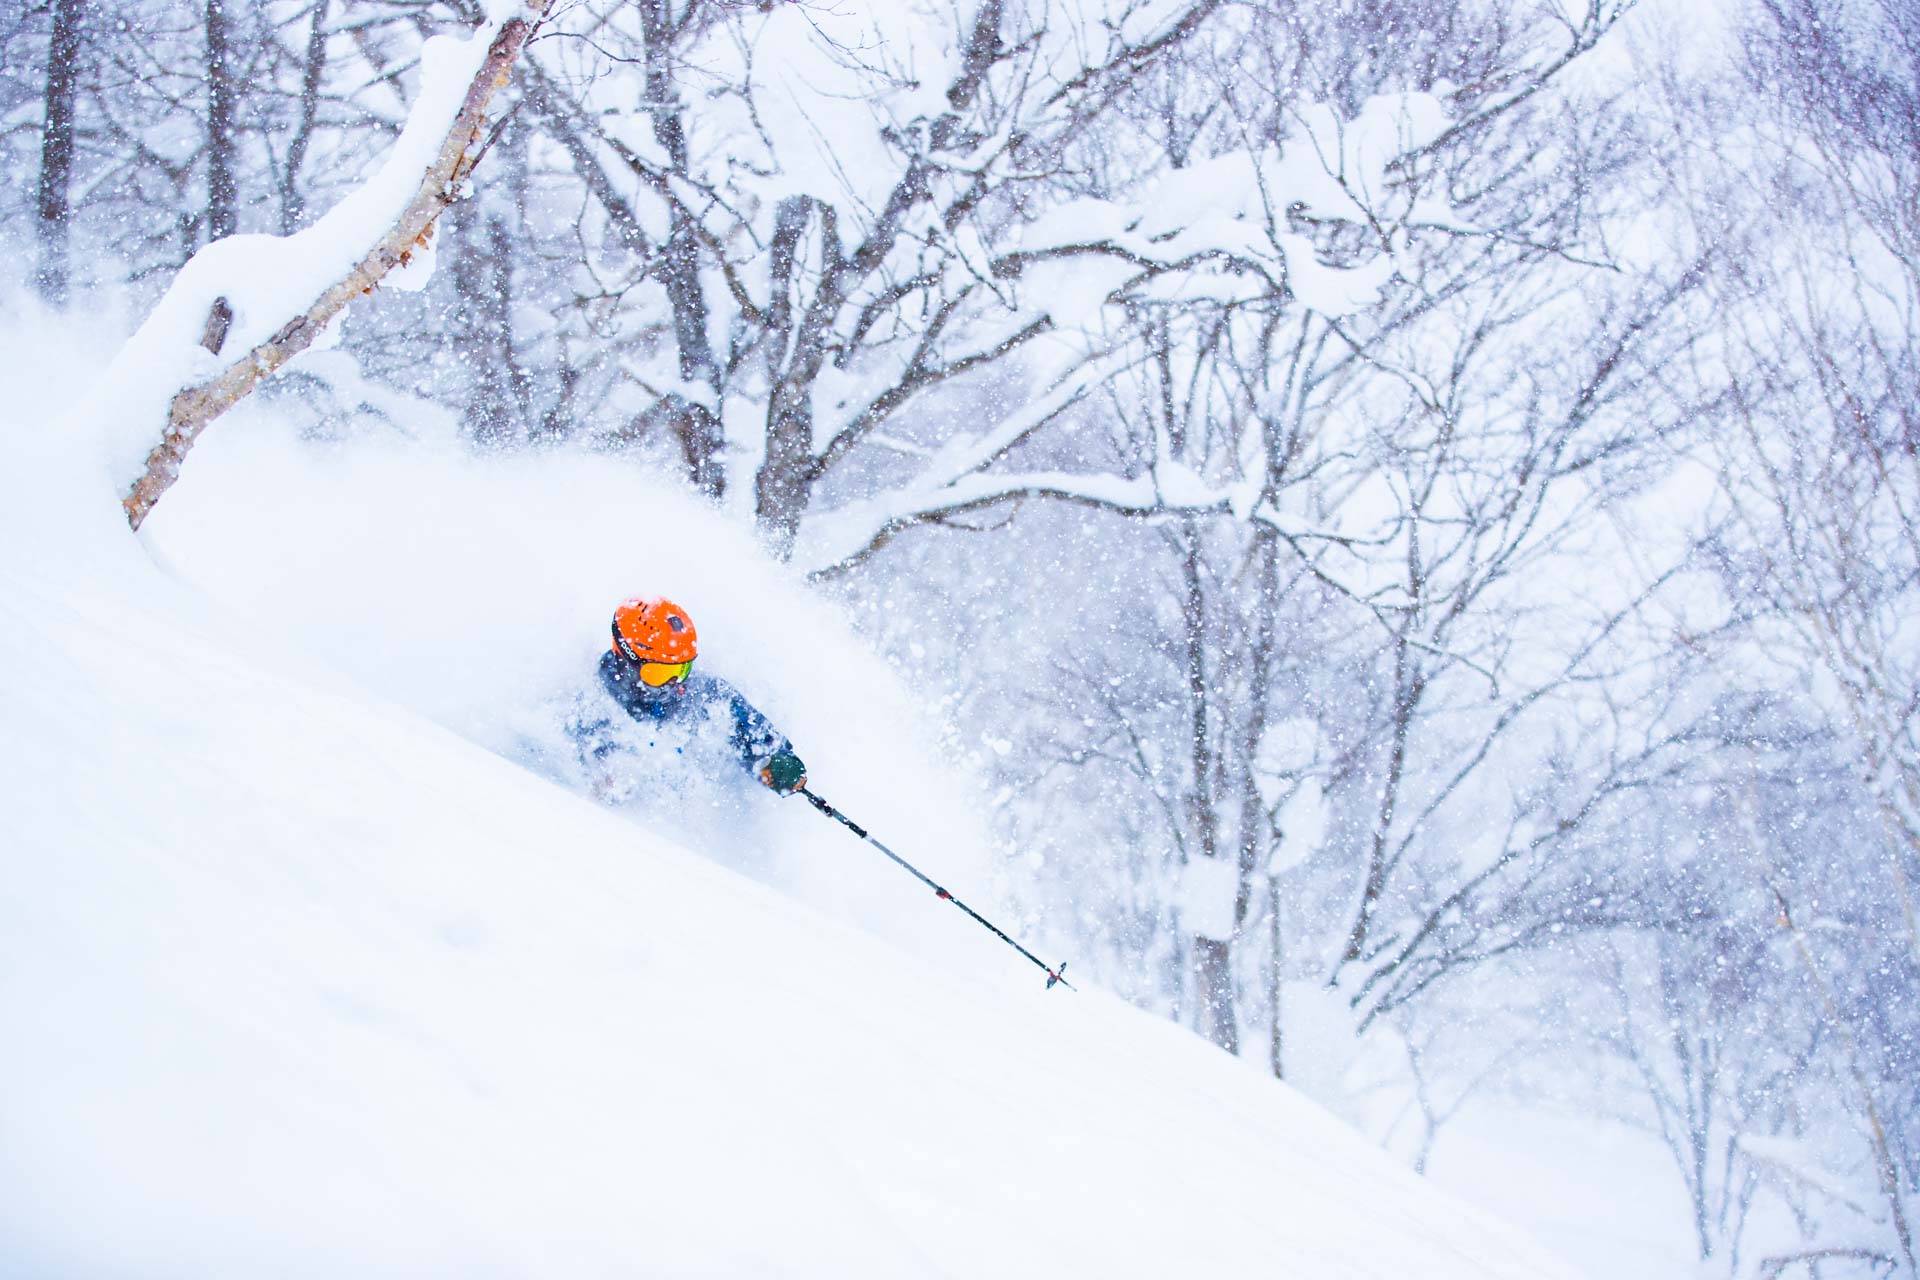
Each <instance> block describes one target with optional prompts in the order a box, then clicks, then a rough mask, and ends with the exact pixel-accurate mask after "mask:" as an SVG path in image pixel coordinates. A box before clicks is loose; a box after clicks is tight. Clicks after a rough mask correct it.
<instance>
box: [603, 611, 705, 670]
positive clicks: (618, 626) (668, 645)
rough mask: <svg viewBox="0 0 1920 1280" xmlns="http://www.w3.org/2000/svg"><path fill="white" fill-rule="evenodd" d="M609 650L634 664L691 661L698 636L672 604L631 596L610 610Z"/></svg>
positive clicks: (682, 614) (690, 621) (691, 625)
mask: <svg viewBox="0 0 1920 1280" xmlns="http://www.w3.org/2000/svg"><path fill="white" fill-rule="evenodd" d="M613 647H614V648H615V649H617V650H619V651H620V652H621V653H623V654H625V655H626V656H627V657H629V658H631V659H633V661H635V662H692V661H693V659H694V656H695V655H696V654H698V653H699V652H700V637H699V636H697V635H696V634H694V630H693V619H692V618H690V617H688V616H687V611H686V610H685V609H682V608H681V607H680V606H679V605H677V604H675V603H674V602H673V601H671V600H663V599H661V598H660V597H659V596H635V597H634V598H633V599H631V600H623V601H621V602H620V607H619V608H617V609H615V610H614V611H613Z"/></svg>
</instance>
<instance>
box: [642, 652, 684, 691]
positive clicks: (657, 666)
mask: <svg viewBox="0 0 1920 1280" xmlns="http://www.w3.org/2000/svg"><path fill="white" fill-rule="evenodd" d="M692 670H693V659H691V658H689V659H687V660H686V661H685V662H643V663H641V664H640V682H641V683H642V684H645V685H649V686H651V687H652V688H655V689H658V688H659V687H660V686H662V685H668V684H678V683H679V682H680V681H682V680H685V679H686V678H687V673H688V672H689V671H692Z"/></svg>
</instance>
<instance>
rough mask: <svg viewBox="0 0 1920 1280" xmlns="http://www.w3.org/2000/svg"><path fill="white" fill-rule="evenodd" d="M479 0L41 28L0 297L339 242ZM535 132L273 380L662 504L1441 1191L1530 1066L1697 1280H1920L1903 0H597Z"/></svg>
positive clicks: (60, 14) (1168, 988)
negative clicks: (1429, 1163)
mask: <svg viewBox="0 0 1920 1280" xmlns="http://www.w3.org/2000/svg"><path fill="white" fill-rule="evenodd" d="M482 17H483V13H482V6H481V5H480V4H478V3H476V2H474V0H260V2H257V3H249V2H243V0H4V4H0V129H3V130H4V131H3V132H0V144H3V145H4V149H5V150H4V155H5V161H6V165H7V167H8V169H9V171H10V172H12V173H13V174H14V175H15V179H14V181H13V182H11V183H9V184H7V185H6V186H5V188H4V189H0V240H3V242H4V244H5V246H6V247H7V249H8V254H7V257H8V258H9V259H10V270H11V271H12V273H13V277H14V279H15V281H16V282H17V283H18V285H19V287H20V289H21V290H22V291H28V290H37V291H38V293H39V295H40V296H41V298H42V299H44V301H45V302H46V303H47V304H48V305H50V306H55V307H65V308H69V309H72V310H75V311H79V312H83V313H84V312H86V311H87V310H89V309H94V308H105V307H107V306H108V305H109V300H113V301H114V303H115V305H119V306H121V307H123V308H126V307H131V308H132V309H133V310H134V311H136V312H137V311H138V310H139V309H140V308H141V307H142V306H144V305H146V304H148V303H150V302H151V301H152V299H153V298H154V297H156V296H157V295H158V293H159V292H160V291H161V290H162V289H163V288H164V287H165V286H166V284H167V283H168V281H169V280H170V279H171V277H172V275H173V273H174V272H175V271H176V270H177V269H178V268H179V267H180V266H181V264H182V263H183V262H184V261H185V260H186V259H187V258H188V257H189V256H190V255H191V254H192V253H193V252H194V251H195V250H196V249H197V248H199V247H200V246H202V245H204V244H206V243H208V242H209V241H210V240H213V239H217V238H220V237H225V236H229V235H233V234H236V233H240V234H253V233H267V234H285V233H288V232H291V231H294V230H296V229H298V228H300V227H301V226H303V225H306V224H307V223H308V222H310V221H311V220H312V219H313V218H314V217H315V216H317V215H318V214H319V213H321V212H324V211H325V210H326V209H327V208H328V207H330V206H331V205H332V204H333V203H334V202H335V201H337V200H338V199H339V198H340V197H341V196H342V195H344V194H345V193H346V192H348V191H350V190H352V189H353V188H354V187H355V186H356V184H357V183H359V182H360V181H362V180H364V178H365V177H366V175H367V174H368V173H369V172H370V171H371V169H372V168H373V166H374V165H375V164H376V163H377V161H378V159H379V157H380V156H381V154H382V153H383V151H384V149H385V148H386V147H387V146H388V145H389V144H390V143H391V141H392V140H393V138H394V136H395V135H396V133H397V131H398V129H399V127H400V125H401V123H402V122H403V121H404V120H405V118H406V113H407V110H408V106H409V103H410V102H411V101H412V98H413V94H414V88H415V86H416V84H417V76H418V70H419V66H418V60H419V54H420V50H421V46H422V43H423V41H424V40H425V39H426V38H427V37H428V36H430V35H433V34H435V33H441V32H461V31H465V30H468V29H470V28H471V27H472V26H474V25H475V24H477V23H478V22H479V21H480V19H481V18H482ZM504 101H505V105H504V109H503V110H502V111H501V112H500V113H499V126H498V129H497V131H496V133H495V135H494V136H493V138H492V140H491V142H490V143H489V146H488V150H487V152H486V154H485V156H484V159H483V160H482V161H481V163H480V165H479V167H478V169H477V171H476V173H475V176H474V178H473V181H472V190H471V195H470V197H469V198H467V199H465V200H463V201H461V202H459V203H458V204H456V205H455V206H454V207H453V208H452V209H451V210H450V211H449V213H448V215H447V216H446V217H445V218H444V219H443V220H442V222H441V225H440V227H439V231H438V233H437V236H436V238H435V242H434V253H435V255H436V257H437V270H436V271H435V273H434V275H433V277H432V279H431V281H430V283H429V284H428V285H427V287H426V288H425V289H423V290H421V291H419V292H399V291H395V290H382V291H381V292H379V293H378V294H376V295H375V296H374V297H372V298H369V299H367V300H364V301H363V302H362V303H360V304H359V305H357V306H356V308H355V310H354V314H353V316H352V318H351V320H350V322H349V323H348V324H347V325H346V326H345V328H344V331H343V333H342V335H341V345H342V349H343V350H344V351H345V352H346V353H348V355H350V356H351V359H350V360H341V359H336V358H330V359H327V360H313V359H309V360H305V361H302V362H299V363H296V364H295V365H293V366H292V367H291V368H290V369H289V370H287V371H286V372H285V373H283V374H281V375H278V376H276V377H275V378H274V379H273V380H272V381H271V382H270V383H269V384H267V386H266V387H265V388H264V389H263V390H262V392H261V393H260V394H262V395H267V396H272V397H274V399H275V400H276V402H277V403H279V404H281V405H282V406H283V407H284V410H285V411H286V412H289V413H293V414H297V415H299V417H300V420H301V421H302V422H305V423H307V424H308V426H307V430H308V431H309V433H310V434H311V435H312V436H313V437H314V438H315V439H317V440H345V439H351V438H353V437H355V436H357V435H362V434H366V433H382V432H406V431H408V430H410V429H411V428H410V424H411V423H415V422H418V421H421V420H423V419H424V418H428V417H433V418H435V419H436V420H439V419H447V420H452V421H455V422H457V423H458V424H459V430H461V431H462V432H463V433H464V434H465V436H466V437H467V438H468V439H470V441H471V444H472V447H473V448H474V449H476V450H494V451H511V450H542V449H554V448H580V449H591V450H597V451H604V452H606V453H609V454H618V455H621V456H623V457H639V458H644V459H647V460H650V461H651V463H652V464H653V465H656V466H657V467H659V468H661V469H662V470H665V471H669V472H671V473H674V474H677V475H679V476H682V477H684V481H685V483H686V484H687V485H689V486H692V487H693V488H695V489H697V490H700V491H703V492H704V493H706V494H708V495H710V497H711V498H712V500H713V501H714V502H715V503H717V504H720V505H721V506H722V507H724V508H725V509H726V510H728V511H730V512H732V513H735V514H736V515H737V517H738V518H739V519H740V520H741V521H742V522H748V523H750V524H751V525H752V526H753V527H755V528H756V529H757V530H758V531H759V532H760V534H761V535H762V538H763V541H764V543H765V545H766V546H767V548H768V549H769V552H770V553H771V554H772V555H774V556H776V557H778V558H781V559H784V560H787V561H789V562H790V563H792V564H793V565H794V566H795V568H796V570H797V571H800V572H804V573H805V574H807V575H810V576H811V577H812V579H813V580H814V581H815V582H816V584H817V587H818V589H819V590H820V591H821V592H824V593H828V594H830V595H831V596H833V597H835V598H838V599H840V600H842V601H844V602H845V604H846V606H847V607H848V608H849V609H850V610H853V611H854V612H855V613H856V614H857V615H858V616H860V617H861V618H862V619H863V621H864V624H865V626H866V629H867V631H868V634H869V635H870V636H871V637H872V640H873V643H874V644H875V646H876V647H877V648H879V649H881V650H882V651H884V652H886V653H887V654H888V655H890V656H891V657H892V658H893V659H894V660H895V661H897V662H898V663H899V664H900V665H901V666H902V667H903V668H904V669H905V670H906V671H907V672H908V673H909V674H910V675H911V677H912V678H913V679H914V680H915V681H916V682H917V683H918V685H919V686H920V687H921V688H922V689H923V690H925V691H926V692H927V695H928V698H929V701H930V702H931V703H933V704H934V705H935V706H936V708H937V711H938V713H939V715H940V716H941V717H942V718H943V719H944V721H945V722H946V723H947V724H948V725H949V726H950V732H951V745H952V749H953V752H954V755H955V758H956V762H957V763H958V764H960V765H962V766H964V767H965V768H968V769H971V770H973V771H974V772H975V773H976V774H977V775H978V776H979V777H980V778H981V779H982V780H983V781H984V784H985V785H984V789H983V791H982V803H983V804H986V805H990V806H991V808H992V811H993V816H994V820H995V822H996V824H997V828H998V830H999V832H1000V833H1001V834H1002V835H1003V837H1004V839H1005V847H1006V853H1007V857H1006V866H1007V875H1008V891H1009V892H1010V893H1011V894H1012V895H1013V896H1014V898H1015V899H1016V900H1017V901H1018V902H1020V903H1021V904H1022V905H1023V908H1024V910H1025V911H1026V913H1027V914H1026V920H1027V925H1028V927H1029V928H1031V929H1034V930H1037V931H1039V932H1040V933H1041V935H1042V936H1047V937H1050V938H1051V939H1052V940H1053V941H1054V942H1055V943H1056V944H1058V947H1059V949H1060V950H1061V951H1062V953H1063V954H1070V955H1072V956H1073V957H1074V962H1075V965H1076V968H1077V969H1078V970H1080V971H1081V972H1083V973H1084V974H1085V976H1086V977H1087V978H1089V979H1093V980H1096V981H1098V982H1099V983H1101V984H1104V985H1106V986H1109V987H1111V988H1112V989H1114V990H1116V991H1118V992H1120V993H1122V994H1123V995H1124V996H1125V997H1126V998H1128V999H1130V1000H1132V1001H1133V1002H1135V1003H1137V1004H1139V1005H1141V1006H1142V1007H1145V1008H1147V1009H1150V1010H1154V1011H1157V1012H1159V1013H1161V1014H1164V1015H1165V1016H1167V1017H1170V1018H1174V1019H1177V1020H1179V1021H1181V1022H1183V1023H1185V1024H1187V1025H1189V1026H1191V1027H1192V1028H1193V1029H1194V1031H1195V1032H1196V1033H1197V1034H1200V1035H1204V1036H1206V1037H1209V1038H1210V1039H1212V1040H1213V1041H1214V1042H1216V1043H1217V1044H1219V1045H1220V1046H1221V1047H1222V1048H1224V1049H1225V1050H1227V1051H1229V1052H1233V1053H1236V1054H1239V1055H1240V1056H1242V1057H1243V1058H1246V1059H1248V1060H1250V1061H1251V1062H1253V1063H1255V1064H1258V1065H1259V1067H1260V1068H1261V1069H1263V1070H1266V1071H1268V1072H1271V1073H1272V1074H1273V1075H1276V1076H1279V1077H1282V1078H1285V1079H1289V1080H1292V1081H1295V1082H1298V1083H1300V1084H1301V1085H1302V1087H1305V1088H1307V1089H1308V1090H1309V1091H1310V1092H1314V1093H1315V1094H1316V1095H1318V1096H1322V1097H1323V1098H1327V1099H1328V1100H1330V1101H1333V1102H1334V1103H1335V1104H1336V1105H1343V1106H1344V1107H1345V1109H1347V1110H1348V1111H1349V1112H1350V1113H1352V1114H1356V1115H1358V1116H1360V1117H1362V1119H1363V1121H1366V1118H1367V1117H1368V1116H1372V1120H1371V1121H1368V1122H1369V1123H1371V1127H1372V1128H1373V1129H1374V1130H1375V1132H1376V1133H1377V1135H1378V1136H1380V1137H1381V1138H1382V1140H1384V1141H1387V1142H1388V1143H1389V1144H1390V1145H1392V1146H1394V1148H1395V1149H1396V1150H1399V1151H1401V1152H1403V1153H1404V1154H1405V1155H1406V1156H1407V1158H1408V1159H1409V1160H1410V1161H1411V1162H1413V1163H1414V1164H1415V1165H1416V1166H1419V1165H1423V1164H1424V1162H1425V1160H1426V1157H1427V1155H1428V1153H1429V1152H1430V1151H1431V1149H1432V1147H1433V1144H1434V1142H1435V1140H1436V1138H1437V1137H1438V1136H1439V1135H1440V1134H1441V1133H1442V1132H1443V1131H1444V1128H1445V1126H1446V1124H1447V1123H1448V1122H1449V1120H1450V1119H1452V1118H1453V1117H1454V1116H1455V1115H1456V1114H1457V1112H1458V1111H1459V1109H1460V1108H1461V1107H1462V1106H1463V1105H1464V1104H1465V1103H1466V1102H1467V1100H1468V1099H1470V1098H1485V1097H1509V1098H1529V1099H1536V1100H1537V1099H1549V1100H1553V1101H1555V1102H1556V1103H1557V1104H1558V1105H1562V1106H1565V1107H1570V1108H1578V1109H1583V1110H1586V1111H1588V1112H1590V1113H1594V1114H1599V1115H1604V1116H1607V1117H1610V1118H1612V1119H1616V1120H1618V1121H1620V1122H1623V1123H1627V1124H1632V1125H1635V1126H1638V1127H1640V1128H1642V1129H1644V1130H1645V1131H1646V1132H1649V1133H1652V1134H1655V1135H1657V1136H1658V1139H1659V1140H1660V1142H1662V1143H1663V1144H1664V1146H1665V1148H1666V1150H1668V1151H1669V1152H1670V1154H1671V1168H1670V1175H1671V1176H1670V1179H1669V1180H1668V1181H1667V1182H1666V1184H1665V1185H1663V1186H1661V1187H1659V1188H1654V1189H1648V1188H1636V1189H1635V1191H1634V1194H1636V1195H1649V1194H1653V1195H1659V1196H1663V1197H1670V1198H1672V1199H1673V1200H1675V1201H1679V1202H1684V1204H1685V1206H1686V1217H1687V1220H1688V1221H1689V1222H1690V1224H1691V1228H1692V1234H1693V1240H1692V1244H1693V1247H1694V1248H1695V1249H1696V1250H1697V1253H1698V1255H1699V1257H1700V1258H1701V1259H1702V1260H1703V1261H1704V1264H1705V1269H1704V1271H1703V1274H1715V1275H1735V1276H1762V1277H1774V1276H1802V1275H1805V1276H1833V1277H1837V1276H1851V1275H1860V1276H1882V1275H1891V1274H1899V1275H1907V1276H1914V1275H1920V1270H1917V1269H1916V1252H1915V1250H1916V1246H1915V1241H1914V1218H1915V1216H1916V1215H1917V1214H1920V1040H1917V1039H1916V1036H1917V1035H1920V1006H1916V996H1917V995H1920V929H1917V927H1916V921H1915V915H1914V912H1915V903H1914V895H1915V887H1914V880H1915V877H1916V874H1917V873H1920V738H1916V732H1915V715H1916V711H1920V608H1917V606H1920V384H1917V383H1916V376H1915V375H1916V365H1917V364H1920V5H1915V4H1913V3H1911V0H1724V2H1723V3H1721V4H1718V5H1714V6H1693V5H1683V4H1677V3H1666V4H1657V3H1655V2H1654V0H1645V3H1643V4H1641V5H1639V6H1636V5H1634V4H1633V3H1632V0H1346V2H1344V3H1337V2H1334V0H1299V2H1297V3H1291V2H1286V0H1260V2H1257V3H1246V2H1233V0H798V2H797V3H771V2H770V0H769V2H764V3H763V2H749V0H558V3H556V4H555V5H554V7H553V9H552V11H551V12H550V13H549V15H548V17H547V19H546V21H545V23H544V25H543V26H542V27H541V28H540V31H539V33H538V35H537V36H536V38H535V39H534V40H533V41H532V42H531V43H530V44H529V45H528V47H527V50H526V52H525V54H524V55H523V57H522V59H521V62H520V65H519V66H518V68H517V69H516V73H515V79H514V81H513V83H512V85H511V86H510V87H509V89H508V90H507V91H506V92H505V94H504ZM16 296H18V295H16ZM499 515H500V519H501V520H503V521H511V520H512V518H513V513H512V512H510V511H503V512H501V513H499ZM794 660H795V661H796V662H804V661H805V660H806V655H804V654H795V655H794ZM1368 1078H1376V1079H1378V1080H1382V1081H1386V1082H1387V1084H1386V1085H1383V1086H1382V1087H1383V1088H1385V1089H1386V1090H1387V1092H1388V1094H1389V1095H1390V1096H1391V1098H1392V1099H1393V1105H1392V1106H1391V1107H1388V1108H1386V1109H1384V1110H1381V1109H1378V1108H1374V1109H1372V1110H1370V1107H1371V1106H1372V1104H1370V1103H1369V1102H1368V1101H1367V1100H1366V1098H1365V1096H1364V1095H1365V1093H1366V1085H1365V1083H1364V1082H1365V1080H1366V1079H1368ZM1605 1211H1606V1210H1605V1207H1604V1206H1596V1207H1595V1212H1605ZM1782 1224H1785V1225H1784V1226H1783V1225H1782Z"/></svg>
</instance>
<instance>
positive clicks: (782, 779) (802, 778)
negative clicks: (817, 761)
mask: <svg viewBox="0 0 1920 1280" xmlns="http://www.w3.org/2000/svg"><path fill="white" fill-rule="evenodd" d="M760 781H761V782H763V783H765V784H766V785H767V786H768V787H769V788H770V789H772V790H773V791H774V792H775V793H777V794H779V795H783V796H786V795H792V794H793V793H794V792H795V791H798V790H799V789H800V788H801V787H804V786H806V785H807V766H806V765H804V764H802V763H800V757H799V756H797V755H795V754H793V752H791V751H782V752H780V753H779V754H778V755H775V756H774V757H772V758H771V759H769V760H768V761H767V762H766V763H765V764H763V765H761V766H760Z"/></svg>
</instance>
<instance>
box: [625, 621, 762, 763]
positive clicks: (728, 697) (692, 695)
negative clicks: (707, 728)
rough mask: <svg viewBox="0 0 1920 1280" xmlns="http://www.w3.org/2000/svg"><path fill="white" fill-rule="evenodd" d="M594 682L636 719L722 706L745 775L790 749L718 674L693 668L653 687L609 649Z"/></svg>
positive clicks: (680, 717)
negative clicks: (674, 680)
mask: <svg viewBox="0 0 1920 1280" xmlns="http://www.w3.org/2000/svg"><path fill="white" fill-rule="evenodd" d="M600 683H601V685H603V686H604V687H605V688H606V691H607V692H608V693H609V694H611V695H613V700H614V701H615V702H617V703H619V704H620V706H621V708H622V709H623V710H624V711H626V713H627V714H628V715H630V716H632V717H633V718H634V719H635V720H639V721H642V722H645V721H648V720H652V721H657V722H661V723H671V722H677V721H691V720H695V719H697V718H698V717H701V716H705V715H707V714H708V713H709V710H710V709H711V708H715V707H725V708H726V709H727V711H728V713H729V714H730V716H731V719H732V722H733V728H732V730H731V731H730V732H729V733H728V735H727V743H728V745H729V746H731V747H732V748H733V750H734V752H735V754H736V755H738V756H739V757H740V765H741V767H742V768H744V769H746V770H747V772H749V773H758V772H759V769H760V766H761V765H762V764H765V763H766V762H767V761H768V760H770V759H772V758H773V757H774V756H777V755H779V754H780V753H781V752H783V751H785V752H792V750H793V744H792V743H791V742H788V741H787V739H786V737H785V735H783V734H782V733H781V732H780V731H779V730H778V729H776V728H774V727H773V722H772V721H771V720H768V719H767V718H766V716H764V715H762V714H761V713H760V710H759V708H757V707H755V706H754V705H753V704H752V703H751V702H748V701H747V700H746V699H745V698H744V697H742V696H741V694H740V691H739V690H738V689H736V688H734V687H733V686H732V685H730V684H728V683H727V682H726V681H725V680H722V679H720V677H718V676H710V675H706V674H704V673H701V672H695V673H693V674H691V675H689V676H688V677H687V678H686V679H685V680H682V681H680V682H679V683H678V684H669V685H662V686H660V687H659V688H657V689H656V688H654V687H653V686H652V685H649V684H646V683H644V682H643V681H642V680H641V679H640V664H639V663H637V662H633V661H631V660H630V659H628V658H627V657H626V656H625V655H624V654H620V653H616V652H614V651H613V650H611V649H609V650H607V651H606V652H605V653H603V654H601V655H600Z"/></svg>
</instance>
